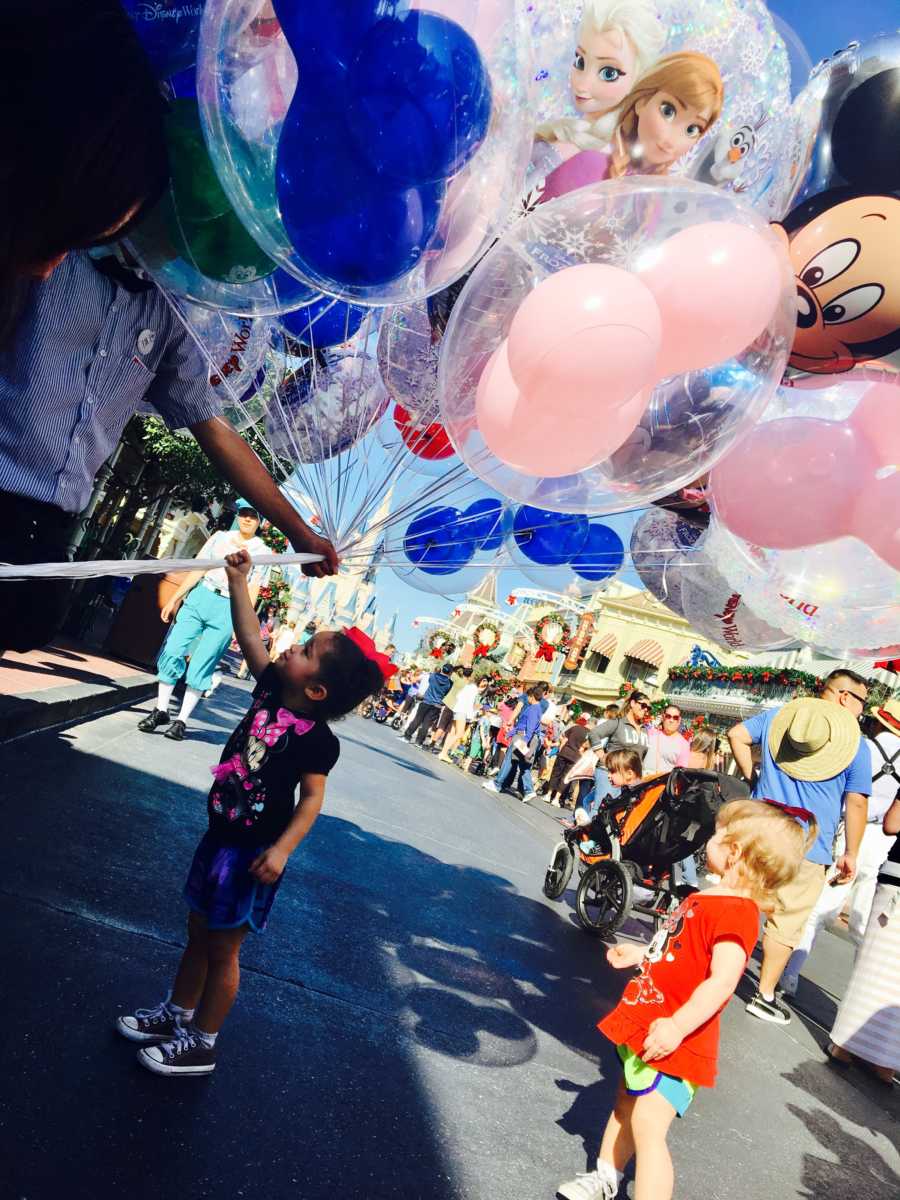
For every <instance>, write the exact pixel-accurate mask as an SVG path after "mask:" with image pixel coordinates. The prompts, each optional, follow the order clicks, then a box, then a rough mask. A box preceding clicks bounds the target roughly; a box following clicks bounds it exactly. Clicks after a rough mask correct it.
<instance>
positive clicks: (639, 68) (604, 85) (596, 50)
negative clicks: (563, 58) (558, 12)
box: [535, 0, 666, 159]
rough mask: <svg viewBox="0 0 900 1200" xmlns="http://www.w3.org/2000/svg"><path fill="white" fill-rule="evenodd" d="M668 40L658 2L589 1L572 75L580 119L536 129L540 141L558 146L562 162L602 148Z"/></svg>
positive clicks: (574, 100)
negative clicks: (634, 88)
mask: <svg viewBox="0 0 900 1200" xmlns="http://www.w3.org/2000/svg"><path fill="white" fill-rule="evenodd" d="M665 39H666V31H665V29H664V27H663V25H662V23H661V22H660V19H659V15H658V13H657V5H656V3H655V0H586V2H585V6H584V15H583V17H582V20H581V26H580V28H579V31H578V43H577V45H576V47H575V56H574V59H573V62H572V69H571V72H570V76H569V79H570V83H571V87H572V100H573V103H574V106H575V109H576V111H577V113H578V115H577V116H574V117H560V118H559V119H558V120H553V121H548V122H547V123H546V124H544V125H540V126H538V129H537V130H536V133H535V136H536V138H537V139H538V140H539V141H543V142H550V143H555V147H554V148H555V150H556V151H557V153H558V155H559V157H560V158H562V159H565V158H569V157H571V156H572V155H573V154H576V153H577V152H578V151H579V150H601V149H603V148H604V147H605V146H606V145H607V144H608V143H609V141H610V138H611V137H612V134H613V132H614V130H615V127H616V113H617V110H618V108H619V105H620V104H621V103H622V101H623V100H624V99H625V97H626V96H627V95H628V93H629V91H630V90H631V88H632V86H633V84H634V82H635V80H636V79H637V78H638V77H639V76H640V75H642V74H643V73H644V72H645V71H646V70H647V69H648V68H649V67H650V66H652V64H653V63H654V62H655V61H656V59H657V58H658V57H659V54H660V52H661V50H662V48H663V44H664V43H665Z"/></svg>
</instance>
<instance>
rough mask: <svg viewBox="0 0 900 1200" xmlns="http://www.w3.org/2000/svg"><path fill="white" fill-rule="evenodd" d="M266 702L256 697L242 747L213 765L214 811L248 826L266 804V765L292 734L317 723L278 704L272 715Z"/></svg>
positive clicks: (298, 734)
mask: <svg viewBox="0 0 900 1200" xmlns="http://www.w3.org/2000/svg"><path fill="white" fill-rule="evenodd" d="M263 703H264V701H263V700H262V699H260V700H256V701H255V702H254V704H253V707H252V708H251V710H250V712H251V713H253V714H254V715H253V719H252V721H251V722H250V728H249V730H248V733H247V737H246V741H245V742H244V745H243V747H242V748H241V749H239V750H238V751H237V752H236V753H235V754H233V755H231V757H230V758H226V759H225V760H224V761H223V762H221V763H219V764H218V766H215V767H211V768H210V770H211V771H212V774H213V777H214V778H215V780H216V785H215V786H214V787H213V789H212V791H211V792H210V797H209V801H210V806H211V808H212V810H213V812H215V813H216V814H217V815H218V816H221V817H224V818H225V819H226V820H227V821H231V822H240V823H241V824H243V825H245V826H252V825H254V824H255V823H256V822H257V821H258V820H259V819H260V817H261V815H262V813H263V811H264V810H265V807H266V800H267V795H266V788H265V785H264V781H263V780H262V779H261V778H260V773H261V772H262V769H263V767H264V765H265V764H266V763H267V762H268V761H269V760H270V758H271V756H272V755H273V754H278V753H281V752H282V751H284V750H285V749H286V748H287V746H288V744H289V742H290V739H291V737H293V736H297V737H300V736H302V735H303V734H304V733H308V732H309V730H310V729H312V727H313V726H314V725H315V721H311V720H309V718H307V717H298V716H295V714H294V713H292V712H290V711H289V710H288V709H286V708H279V709H278V710H277V711H276V713H275V715H274V717H273V716H272V715H271V714H270V712H269V710H268V709H267V708H263V707H262V705H263ZM248 715H249V714H248Z"/></svg>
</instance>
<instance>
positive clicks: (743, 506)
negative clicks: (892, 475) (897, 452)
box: [710, 417, 875, 550]
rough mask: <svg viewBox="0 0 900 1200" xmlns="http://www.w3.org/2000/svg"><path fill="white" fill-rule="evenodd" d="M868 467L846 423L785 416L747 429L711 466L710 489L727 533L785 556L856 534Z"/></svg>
mask: <svg viewBox="0 0 900 1200" xmlns="http://www.w3.org/2000/svg"><path fill="white" fill-rule="evenodd" d="M874 469H875V467H874V463H873V461H872V457H871V450H870V448H869V446H868V445H867V444H866V442H865V440H864V439H863V438H859V437H857V435H856V433H855V431H854V430H853V429H852V427H851V426H850V425H848V424H843V423H839V422H835V421H821V420H818V419H817V418H811V417H786V418H784V419H783V420H777V421H769V422H767V423H766V424H765V425H758V426H757V427H756V428H755V429H753V430H752V431H751V432H750V433H749V434H748V436H747V437H746V438H744V439H743V441H741V442H740V444H739V445H738V446H736V447H735V449H734V450H732V452H731V453H730V454H729V455H727V457H726V458H724V459H723V460H722V461H721V462H720V463H719V464H718V466H716V467H714V468H713V471H712V474H711V475H710V491H711V493H712V497H713V502H714V504H715V508H716V512H717V514H718V516H719V518H720V519H721V521H722V523H723V524H724V525H726V526H727V527H728V528H729V529H730V530H731V531H732V533H736V534H737V535H738V537H741V538H744V540H745V541H748V542H753V543H754V544H755V545H757V546H769V547H772V548H773V549H777V550H790V549H796V548H797V547H799V546H812V545H816V544H817V543H819V542H830V541H832V540H833V539H834V538H838V537H842V536H843V535H844V534H847V533H852V532H854V531H853V529H852V528H851V526H852V523H853V515H852V514H853V503H854V497H855V496H856V493H857V491H858V489H859V488H860V487H861V486H863V485H864V483H865V481H867V480H869V479H871V477H872V474H873V471H874Z"/></svg>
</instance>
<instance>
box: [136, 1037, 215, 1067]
mask: <svg viewBox="0 0 900 1200" xmlns="http://www.w3.org/2000/svg"><path fill="white" fill-rule="evenodd" d="M137 1057H138V1062H139V1063H140V1064H141V1066H142V1067H146V1068H147V1070H148V1071H153V1072H154V1074H156V1075H209V1074H210V1073H211V1072H212V1071H214V1070H215V1069H216V1048H215V1046H208V1045H207V1044H206V1042H204V1041H203V1039H202V1038H199V1037H198V1036H197V1034H196V1033H195V1032H194V1031H193V1030H192V1029H191V1028H190V1027H188V1028H185V1027H184V1026H183V1025H178V1026H176V1028H175V1035H174V1037H173V1038H172V1040H171V1041H170V1042H163V1043H162V1044H161V1045H158V1046H145V1047H144V1048H143V1050H138V1055H137Z"/></svg>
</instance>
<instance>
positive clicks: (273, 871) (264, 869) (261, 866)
mask: <svg viewBox="0 0 900 1200" xmlns="http://www.w3.org/2000/svg"><path fill="white" fill-rule="evenodd" d="M287 860H288V856H287V855H286V854H285V853H284V851H283V850H279V849H278V847H277V846H270V847H269V848H268V850H263V852H262V854H259V855H257V856H256V858H254V860H253V862H252V863H251V864H250V874H251V875H255V876H256V878H257V879H258V880H259V882H260V883H276V882H277V881H278V880H279V879H280V878H281V876H282V874H283V872H284V868H285V866H286V865H287Z"/></svg>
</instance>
